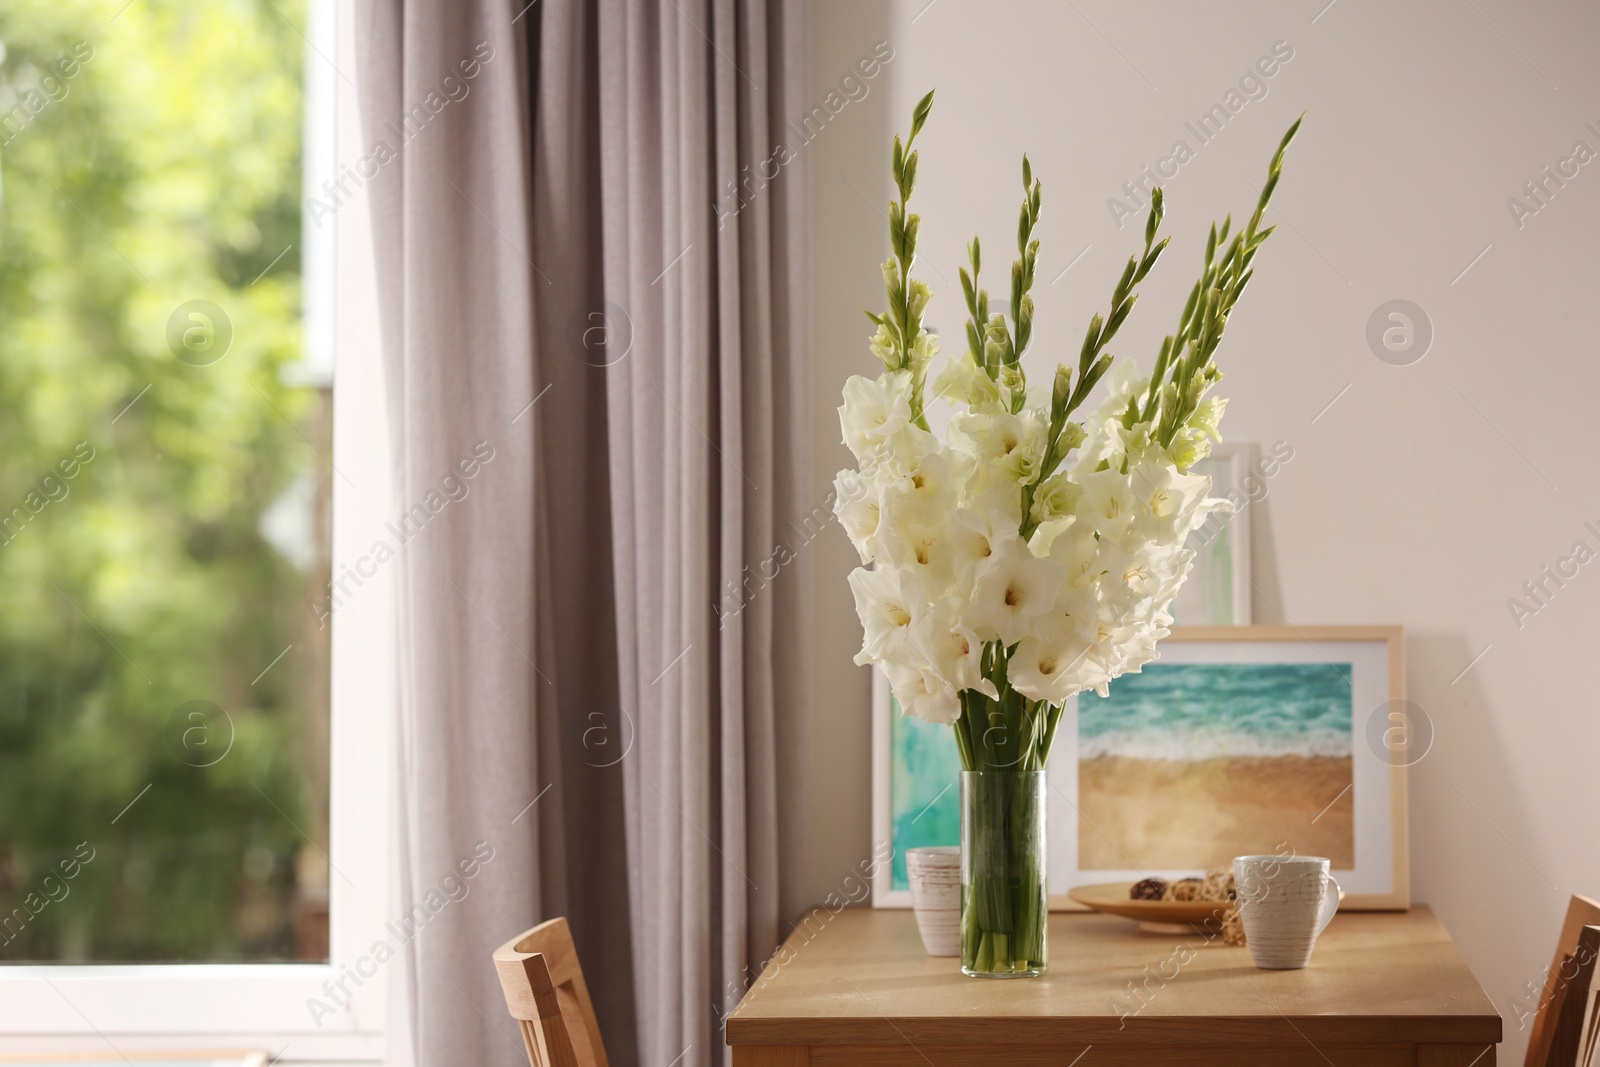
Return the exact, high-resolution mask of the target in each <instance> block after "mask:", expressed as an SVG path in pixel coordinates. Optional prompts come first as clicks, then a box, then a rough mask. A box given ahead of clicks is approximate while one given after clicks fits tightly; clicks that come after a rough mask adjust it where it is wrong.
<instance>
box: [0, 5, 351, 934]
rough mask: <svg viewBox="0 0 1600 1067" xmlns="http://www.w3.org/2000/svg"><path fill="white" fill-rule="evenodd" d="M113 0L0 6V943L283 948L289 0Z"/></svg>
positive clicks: (300, 849)
mask: <svg viewBox="0 0 1600 1067" xmlns="http://www.w3.org/2000/svg"><path fill="white" fill-rule="evenodd" d="M123 2H124V0H95V2H89V0H8V2H7V3H6V4H4V5H3V6H0V42H3V46H4V55H3V59H0V959H5V960H28V959H31V960H55V959H95V960H234V959H266V958H285V957H288V956H290V955H291V953H292V952H293V948H294V929H293V911H294V907H293V906H294V900H295V895H296V866H297V857H304V856H311V857H313V858H315V857H316V856H319V855H320V854H321V852H322V850H325V848H326V840H325V834H326V831H325V829H324V827H325V826H326V815H325V811H323V810H322V807H321V806H322V804H323V803H324V801H323V799H322V798H323V797H325V795H326V793H325V788H326V787H325V782H323V781H321V780H319V777H318V776H320V775H323V774H325V769H323V768H324V760H325V756H321V757H319V755H318V750H319V749H321V750H325V745H326V741H325V735H324V734H323V730H324V728H325V715H326V706H325V702H326V678H325V676H324V674H323V670H324V667H323V665H324V664H325V657H326V648H325V642H326V640H327V637H326V634H327V632H326V631H325V630H318V629H317V627H316V625H315V622H314V620H313V619H312V613H311V611H310V609H309V607H308V604H307V598H308V595H309V591H310V588H311V587H312V586H313V584H314V583H316V582H317V581H318V579H319V578H322V577H323V575H322V573H321V572H322V571H324V570H325V568H326V551H327V549H326V543H327V530H326V522H325V519H326V516H325V513H323V512H321V511H315V510H312V509H311V508H310V502H311V501H314V500H315V499H318V498H322V497H324V496H325V494H321V493H318V492H317V491H316V488H315V487H316V486H318V485H322V484H324V479H325V477H326V464H325V463H324V461H323V460H322V459H321V458H319V454H318V452H319V450H320V451H322V452H327V451H328V449H327V446H326V444H325V443H323V444H319V445H316V446H313V445H312V443H311V442H313V441H318V442H326V440H327V436H328V430H327V418H328V416H327V406H326V404H325V403H324V402H323V398H322V397H320V396H319V395H318V393H317V392H316V391H315V390H310V389H305V388H294V387H290V386H288V385H286V384H284V380H283V374H282V372H283V371H284V369H285V368H286V367H288V366H289V365H291V364H293V363H294V362H295V361H296V360H298V359H299V357H300V352H301V331H300V320H299V305H300V279H299V274H298V271H299V262H300V249H299V247H298V246H299V242H300V206H299V200H300V187H301V164H300V158H301V156H300V153H301V140H302V130H303V125H304V118H303V115H302V88H301V86H302V65H303V54H304V51H305V49H306V42H305V39H304V38H303V37H302V35H301V32H300V28H303V27H304V21H303V20H304V4H303V3H300V2H296V0H277V2H276V3H274V0H207V2H205V3H194V2H192V0H133V2H132V3H128V4H127V6H126V7H124V8H122V10H121V11H120V12H119V11H118V8H119V7H121V6H122V4H123ZM195 300H204V301H210V302H211V303H213V304H214V305H216V307H217V308H220V309H221V312H222V317H218V316H216V315H211V316H210V319H211V320H212V321H210V326H211V327H212V328H213V329H214V333H213V334H211V335H210V336H211V342H210V348H209V349H208V348H207V347H206V341H207V333H206V328H207V322H208V320H207V318H205V317H201V318H194V317H191V316H189V315H187V314H179V315H178V316H177V317H176V319H175V320H174V328H173V329H172V330H170V331H169V319H173V317H174V312H175V311H177V310H178V309H179V308H180V305H184V304H186V303H187V302H189V301H195ZM230 326H231V340H229V341H228V347H227V349H226V351H225V352H221V348H222V343H223V339H224V338H226V335H227V334H228V332H229V327H230ZM169 333H171V334H172V336H173V338H176V339H178V344H177V345H176V347H175V346H174V345H173V344H171V343H169ZM186 333H187V340H188V343H189V345H190V348H184V347H183V338H184V337H185V334H186ZM176 353H182V354H183V355H184V358H182V359H180V358H178V355H177V354H176ZM219 353H220V358H218V357H219ZM212 360H215V361H214V362H211V361H212ZM201 364H205V365H201ZM275 502H278V507H277V509H275V510H278V511H282V512H284V513H285V514H288V515H289V516H290V518H291V519H295V517H296V516H298V520H297V521H299V523H300V526H301V527H302V528H304V532H303V534H302V535H301V539H302V540H303V541H305V542H306V543H307V544H309V545H311V546H312V547H313V548H314V549H315V551H314V552H313V553H312V554H311V557H310V561H309V562H308V560H307V559H300V560H297V561H291V560H290V559H289V558H287V557H288V556H292V555H294V554H295V553H294V552H293V551H289V550H285V551H280V550H278V549H275V548H274V547H272V544H270V543H269V542H268V540H267V539H266V538H265V537H264V536H263V533H262V530H263V528H264V527H263V515H264V514H266V513H267V512H268V511H269V509H272V508H273V507H274V504H275ZM290 526H291V527H293V526H294V522H293V521H291V522H290ZM274 540H275V541H279V542H280V543H281V540H282V539H280V538H275V539H274ZM308 620H310V625H309V626H308ZM318 642H321V643H322V647H321V648H317V647H308V646H315V645H317V644H318ZM291 643H293V644H294V645H295V647H294V648H292V649H290V650H289V651H288V653H287V654H286V655H284V656H283V658H282V660H281V661H280V662H278V663H277V664H276V665H275V666H273V668H272V669H271V670H268V671H267V672H266V673H265V674H264V675H262V674H261V672H262V671H263V669H265V668H266V667H267V666H268V665H269V663H272V661H273V660H274V658H275V657H277V656H278V655H279V654H280V652H282V651H283V650H284V649H285V647H286V646H288V645H290V644H291ZM258 675H259V676H260V677H259V681H256V680H255V679H257V678H258ZM191 701H201V702H207V703H209V704H210V705H214V706H215V707H216V708H219V709H220V712H218V711H209V710H207V709H206V706H205V704H195V705H191V706H190V707H189V708H188V709H186V710H180V706H182V705H185V704H186V702H191ZM319 701H320V702H321V706H320V707H319V706H318V705H319ZM190 712H195V714H193V715H191V714H189V713H190ZM230 739H231V747H229V746H230ZM224 751H226V755H225V756H222V753H223V752H224ZM218 756H221V758H220V759H216V757H218ZM213 759H215V760H216V762H214V763H212V762H210V761H212V760H213ZM207 763H210V765H205V764H207ZM146 787H148V789H147V788H146ZM135 801H136V802H135ZM130 803H132V806H131V807H129V805H130ZM302 830H303V831H304V832H305V834H307V835H310V836H311V838H315V839H316V840H315V843H314V845H312V844H309V839H308V838H307V837H305V836H302V833H301V831H302ZM83 842H86V843H87V847H86V849H85V850H84V851H83V852H82V853H80V858H81V856H82V855H83V854H86V853H87V852H88V851H89V850H92V854H93V856H94V858H93V859H92V860H91V861H89V862H87V863H86V864H82V865H81V869H80V870H78V872H77V874H76V877H74V878H72V879H70V880H67V879H66V878H65V876H64V873H63V870H62V868H61V866H60V864H61V862H62V861H64V860H65V861H69V862H70V860H71V859H72V857H73V855H74V851H75V850H76V849H78V847H79V845H80V843H83ZM308 847H310V848H312V849H314V850H315V851H314V852H308V851H307V849H308ZM299 866H300V867H301V868H302V881H304V880H305V877H309V878H310V879H311V880H312V881H315V880H316V879H317V878H318V877H319V875H318V874H317V872H316V871H315V870H314V868H315V866H316V865H315V864H306V863H305V861H304V858H301V859H300V860H299ZM69 869H70V868H69ZM307 869H309V870H311V873H310V874H309V876H307V875H306V874H305V871H306V870H307ZM52 872H54V873H53V874H52ZM323 873H324V874H325V871H324V872H323ZM63 892H64V895H63ZM30 894H32V896H30ZM52 896H56V897H59V899H56V900H55V901H54V902H50V897H52ZM19 909H20V910H19ZM35 912H36V913H35ZM321 951H325V945H323V946H322V948H321Z"/></svg>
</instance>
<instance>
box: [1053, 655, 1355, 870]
mask: <svg viewBox="0 0 1600 1067" xmlns="http://www.w3.org/2000/svg"><path fill="white" fill-rule="evenodd" d="M1350 705H1351V685H1350V668H1349V666H1348V665H1343V664H1286V663H1246V664H1218V663H1176V664H1162V663H1157V664H1151V665H1150V666H1147V667H1146V668H1145V669H1144V671H1143V673H1141V674H1136V675H1127V676H1125V677H1123V678H1119V679H1117V681H1115V682H1113V683H1112V685H1111V693H1110V695H1109V696H1108V697H1105V698H1100V697H1095V696H1093V695H1090V694H1085V696H1084V697H1082V698H1080V701H1079V725H1078V732H1079V738H1078V756H1079V758H1078V811H1079V817H1078V823H1079V825H1078V866H1079V867H1080V868H1081V869H1084V870H1129V869H1149V870H1170V869H1176V868H1195V869H1202V868H1207V867H1213V866H1218V865H1220V864H1223V863H1226V862H1227V861H1228V860H1229V859H1231V858H1232V857H1234V856H1238V855H1245V854H1249V853H1276V852H1278V851H1279V850H1280V848H1281V847H1282V846H1283V845H1284V844H1285V843H1287V845H1288V847H1290V848H1292V849H1294V851H1295V852H1297V853H1299V854H1301V855H1317V856H1327V857H1328V858H1329V859H1331V860H1332V861H1333V866H1334V867H1335V868H1340V867H1344V868H1349V867H1351V866H1353V865H1354V861H1355V833H1354V812H1355V801H1354V790H1353V788H1352V784H1353V780H1354V779H1353V773H1354V763H1353V760H1352V758H1351V748H1350V745H1351V723H1352V715H1351V706H1350Z"/></svg>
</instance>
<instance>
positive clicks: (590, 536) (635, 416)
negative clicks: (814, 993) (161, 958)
mask: <svg viewBox="0 0 1600 1067" xmlns="http://www.w3.org/2000/svg"><path fill="white" fill-rule="evenodd" d="M357 22H358V34H359V36H360V39H359V40H358V41H357V42H356V44H357V54H358V57H359V61H360V67H359V70H358V71H357V79H358V86H359V90H360V95H361V100H362V113H363V126H364V140H365V141H367V142H370V145H369V146H364V148H370V151H368V152H367V156H368V158H369V159H370V160H371V161H370V162H368V163H366V165H364V166H357V167H356V168H354V171H353V172H352V173H353V176H352V178H351V182H352V183H353V184H355V185H356V186H358V187H359V188H360V189H362V190H364V193H365V195H366V196H367V198H368V200H369V202H370V207H371V211H372V217H373V221H374V229H375V231H376V242H377V248H376V249H375V255H376V261H377V273H378V279H379V289H380V300H381V305H382V320H383V344H384V349H385V354H386V362H387V366H388V368H389V372H390V373H389V381H388V402H389V408H390V412H391V422H392V425H393V428H394V432H393V442H392V444H393V449H394V455H395V462H396V471H395V482H396V485H397V487H398V492H399V494H400V498H401V499H400V506H401V508H402V509H404V510H405V511H406V513H407V514H408V515H411V516H413V519H412V521H411V525H410V526H407V527H405V529H406V530H407V531H409V533H410V536H409V539H407V540H405V541H404V543H403V545H402V546H400V548H399V554H398V559H397V562H396V564H395V566H397V567H398V568H399V574H400V576H401V587H402V595H401V610H400V618H399V620H398V624H399V650H400V655H399V660H400V663H401V677H400V691H401V709H400V712H401V721H400V730H399V735H400V743H399V753H398V759H399V779H400V786H399V790H400V795H399V797H398V798H397V805H398V811H399V812H400V824H401V829H400V840H399V842H398V845H399V848H398V855H399V858H398V872H397V876H398V877H397V883H398V896H397V899H396V901H395V905H394V906H395V908H396V910H397V912H398V913H399V914H400V915H401V916H410V917H412V921H413V925H415V926H416V927H417V930H416V933H415V935H414V936H412V937H410V938H409V939H408V940H407V941H406V942H405V944H404V946H403V950H402V951H401V954H400V956H399V957H398V958H397V959H396V960H395V962H394V963H393V964H392V965H391V972H390V977H391V982H392V983H393V988H394V990H395V992H396V996H395V998H394V1004H395V1010H394V1011H392V1013H391V1020H390V1027H391V1035H392V1040H391V1045H392V1059H391V1062H394V1063H397V1064H406V1063H414V1064H418V1065H422V1067H434V1065H447V1064H448V1065H456V1064H463V1063H473V1064H479V1063H482V1064H489V1063H494V1064H507V1065H510V1064H515V1063H518V1062H522V1061H523V1054H522V1051H521V1046H520V1042H519V1041H518V1040H517V1036H516V1030H515V1028H514V1027H513V1026H512V1025H511V1024H510V1023H509V1021H508V1019H507V1018H506V1016H505V1010H504V1005H503V1001H502V999H501V995H500V992H499V989H498V986H497V984H496V979H495V976H494V972H493V969H492V967H491V966H490V965H489V954H490V952H491V951H492V950H493V949H494V947H495V946H496V945H498V944H499V943H500V942H502V941H504V940H505V939H507V938H508V937H510V936H511V935H513V934H515V933H516V932H517V931H519V930H520V929H522V928H523V927H525V926H529V925H532V924H533V923H534V922H536V921H539V920H542V919H545V918H548V917H551V916H554V915H562V914H564V915H566V916H568V917H569V918H570V919H571V922H572V927H573V930H574V934H575V937H576V939H577V941H578V950H579V955H580V958H581V959H582V962H583V966H584V970H585V973H586V975H587V978H588V983H589V986H590V990H591V992H592V994H593V995H594V1000H595V1003H596V1008H597V1011H598V1013H599V1015H600V1022H601V1026H602V1030H603V1032H604V1034H605V1038H606V1044H607V1052H608V1053H609V1055H610V1058H611V1062H612V1063H613V1064H616V1065H618V1067H623V1065H627V1064H633V1063H641V1064H646V1065H652V1067H666V1065H667V1064H669V1063H673V1062H675V1061H676V1062H677V1063H680V1064H693V1063H713V1062H721V1061H722V1060H723V1059H724V1053H723V1049H722V1047H721V1042H722V1034H721V1026H720V1021H721V1016H722V1015H723V1014H725V1013H726V1012H727V1011H728V1010H730V1009H731V1008H732V1006H733V1004H734V1003H735V1002H736V1001H737V999H738V996H739V994H740V992H741V991H742V989H743V988H744V986H745V985H746V984H747V983H748V981H749V980H750V979H751V978H752V977H753V976H754V974H755V973H756V972H757V970H758V969H759V966H760V964H761V962H762V961H763V960H765V959H766V958H767V957H768V956H769V955H770V953H771V952H772V950H773V949H774V948H775V947H776V945H777V943H778V942H779V940H780V936H781V933H782V932H783V931H781V930H780V920H779V916H780V913H781V912H780V909H781V908H792V906H793V902H787V901H784V902H780V899H779V878H780V871H779V868H780V860H781V857H782V856H783V855H784V854H785V850H786V848H787V847H788V846H789V845H791V844H792V841H791V840H790V839H791V838H792V834H790V833H788V832H786V825H787V824H786V823H784V822H783V820H782V818H781V814H780V811H779V803H780V797H783V798H784V800H785V803H786V804H787V803H788V802H789V798H790V797H792V796H793V793H794V789H795V783H794V782H791V781H789V780H788V779H789V776H790V774H791V772H790V771H789V770H788V768H790V767H792V766H794V763H793V761H792V760H791V759H789V758H788V757H787V756H783V758H780V755H781V754H784V753H787V752H790V751H794V750H796V749H798V748H800V747H802V739H801V735H800V733H799V730H800V724H801V723H802V722H803V719H804V716H805V714H806V712H807V709H808V707H809V694H808V690H807V684H806V675H805V671H806V663H807V655H806V648H805V642H806V634H807V620H806V615H807V608H806V604H807V597H806V588H807V579H806V576H805V574H804V573H803V570H804V567H805V561H804V560H803V559H795V558H793V556H794V553H792V552H790V551H788V550H787V549H786V548H785V547H784V545H785V542H786V541H793V540H794V538H793V536H792V535H790V534H787V533H785V530H786V529H787V528H788V524H789V523H791V522H793V521H794V520H796V519H798V518H799V517H800V516H802V515H804V514H806V513H808V512H809V511H810V508H809V506H808V505H807V502H806V501H805V499H804V487H805V484H806V479H805V464H806V457H807V455H808V448H807V442H806V440H805V426H806V410H807V373H806V367H805V365H804V362H803V359H804V357H803V353H804V352H805V339H804V336H803V328H804V305H803V302H802V299H801V295H800V287H801V285H802V279H803V275H804V269H805V250H804V247H803V232H804V231H803V219H802V204H803V203H804V200H805V179H804V175H803V173H802V171H801V164H800V161H799V160H797V159H793V158H791V154H790V153H789V152H788V151H787V150H786V149H785V150H784V151H782V152H780V151H778V150H779V148H780V146H781V145H782V142H783V141H784V139H785V138H786V137H788V136H789V135H788V134H787V133H785V132H784V129H783V127H784V125H785V120H786V117H788V116H790V115H791V114H796V113H799V112H801V111H802V108H801V104H800V97H801V93H802V90H803V84H804V83H803V79H804V74H803V72H804V56H805V53H804V42H803V39H802V38H803V24H804V13H803V10H802V9H801V7H800V5H799V3H798V0H600V2H599V3H592V2H591V3H578V2H571V0H566V2H563V0H536V2H533V3H528V2H527V0H361V7H360V8H359V9H358V16H357ZM469 471H470V472H471V473H470V475H469V474H468V472H469ZM413 527H414V529H413ZM491 853H492V858H490V859H487V860H484V859H483V856H484V855H486V854H491ZM474 860H476V861H477V862H476V863H474V862H473V861H474ZM469 869H470V870H473V871H474V873H473V874H472V876H471V877H467V876H466V875H465V873H464V872H465V871H466V870H469ZM447 880H448V881H447ZM441 901H442V903H441ZM435 905H437V906H435ZM424 916H425V918H422V917H424Z"/></svg>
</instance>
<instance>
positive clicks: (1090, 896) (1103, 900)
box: [1067, 882, 1228, 932]
mask: <svg viewBox="0 0 1600 1067" xmlns="http://www.w3.org/2000/svg"><path fill="white" fill-rule="evenodd" d="M1133 885H1134V883H1132V882H1103V883H1100V884H1098V885H1080V886H1077V887H1075V888H1073V889H1071V890H1069V891H1068V892H1067V896H1068V897H1069V898H1071V899H1072V900H1075V901H1077V902H1078V903H1079V904H1082V905H1083V906H1085V907H1087V908H1093V909H1094V910H1095V911H1103V912H1105V913H1106V914H1107V915H1120V916H1122V917H1123V918H1124V919H1133V920H1134V921H1135V922H1138V923H1140V924H1141V925H1145V926H1146V928H1147V929H1148V928H1151V927H1155V926H1163V927H1171V926H1174V925H1177V926H1185V925H1193V924H1195V923H1203V922H1206V921H1207V920H1208V919H1212V918H1216V919H1217V921H1218V922H1220V921H1221V918H1222V917H1221V914H1220V913H1221V912H1222V910H1223V909H1224V908H1226V907H1227V906H1228V904H1227V902H1226V901H1221V900H1132V899H1130V898H1129V897H1128V890H1130V889H1132V888H1133ZM1161 932H1165V931H1161Z"/></svg>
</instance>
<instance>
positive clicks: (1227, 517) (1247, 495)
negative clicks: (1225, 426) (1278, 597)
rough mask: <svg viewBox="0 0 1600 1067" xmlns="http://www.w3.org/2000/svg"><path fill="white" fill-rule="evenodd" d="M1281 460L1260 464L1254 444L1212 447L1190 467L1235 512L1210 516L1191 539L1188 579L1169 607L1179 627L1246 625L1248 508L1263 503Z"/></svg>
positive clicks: (1247, 621)
mask: <svg viewBox="0 0 1600 1067" xmlns="http://www.w3.org/2000/svg"><path fill="white" fill-rule="evenodd" d="M1278 463H1279V460H1278V459H1277V458H1275V457H1269V459H1268V460H1267V464H1270V466H1268V465H1267V464H1263V462H1262V459H1261V457H1260V454H1259V450H1258V449H1257V447H1256V445H1255V443H1254V442H1251V441H1240V442H1233V441H1229V442H1226V443H1223V444H1219V445H1215V446H1214V447H1213V448H1212V449H1211V455H1209V456H1207V457H1206V458H1205V459H1203V460H1201V461H1200V462H1199V463H1197V464H1195V465H1194V467H1193V468H1191V470H1190V473H1192V474H1205V475H1209V476H1210V478H1211V495H1212V496H1214V497H1223V498H1225V499H1227V500H1228V501H1229V502H1230V503H1232V504H1233V505H1234V507H1235V510H1234V511H1231V512H1213V513H1212V515H1211V516H1210V517H1209V518H1208V519H1206V521H1205V522H1204V523H1203V524H1202V525H1201V527H1200V528H1199V529H1198V530H1196V531H1195V532H1194V533H1192V534H1190V535H1189V540H1188V542H1187V547H1189V548H1191V549H1193V550H1194V552H1195V559H1194V566H1193V568H1192V569H1191V570H1190V572H1189V578H1188V580H1187V581H1186V582H1185V583H1184V586H1183V588H1182V589H1181V590H1180V591H1179V592H1178V596H1177V598H1176V599H1175V600H1174V601H1173V602H1172V615H1173V617H1174V618H1175V619H1177V622H1178V625H1180V626H1246V625H1248V624H1249V623H1250V621H1251V619H1250V559H1251V556H1250V518H1251V514H1250V505H1251V504H1253V503H1254V502H1256V501H1257V500H1261V499H1264V498H1265V497H1266V492H1267V479H1268V478H1269V477H1270V476H1271V475H1270V474H1268V470H1270V471H1271V472H1272V473H1273V474H1276V473H1277V469H1278Z"/></svg>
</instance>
